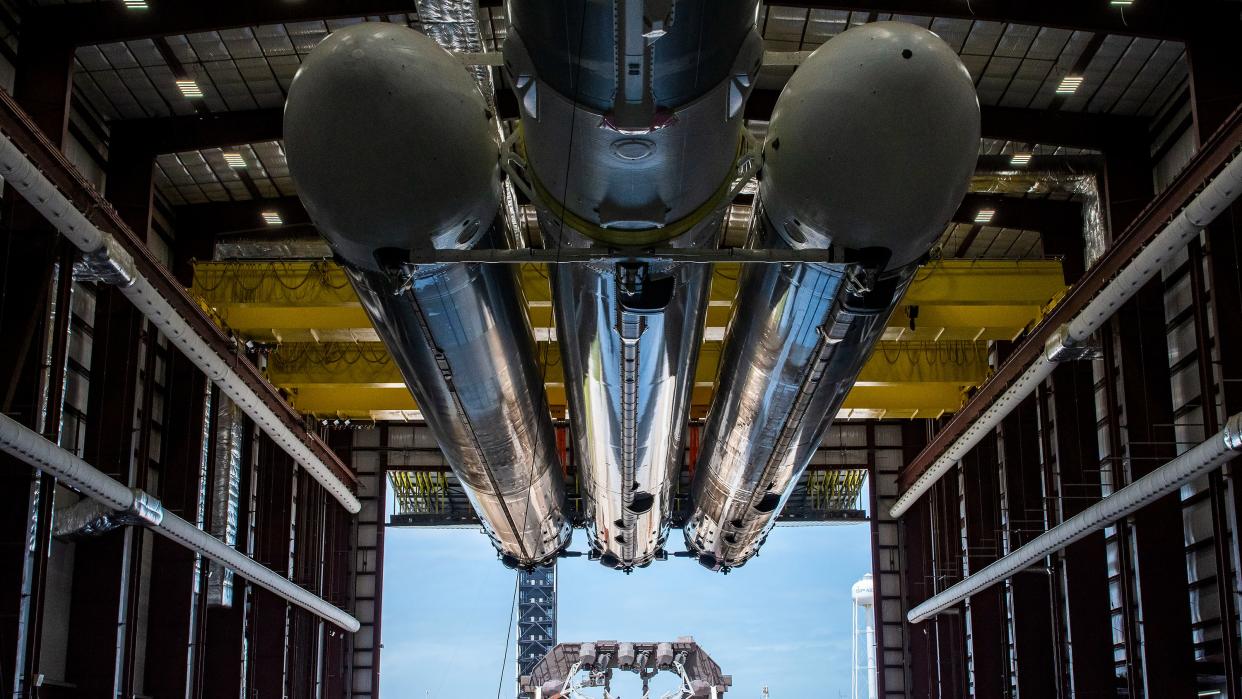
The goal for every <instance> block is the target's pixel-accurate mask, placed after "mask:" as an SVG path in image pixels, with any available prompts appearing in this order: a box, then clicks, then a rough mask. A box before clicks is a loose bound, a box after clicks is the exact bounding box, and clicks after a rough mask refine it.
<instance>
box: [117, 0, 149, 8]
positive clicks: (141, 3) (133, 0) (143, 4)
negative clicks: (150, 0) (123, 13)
mask: <svg viewBox="0 0 1242 699" xmlns="http://www.w3.org/2000/svg"><path fill="white" fill-rule="evenodd" d="M121 1H122V2H123V3H125V9H127V10H145V9H147V0H121Z"/></svg>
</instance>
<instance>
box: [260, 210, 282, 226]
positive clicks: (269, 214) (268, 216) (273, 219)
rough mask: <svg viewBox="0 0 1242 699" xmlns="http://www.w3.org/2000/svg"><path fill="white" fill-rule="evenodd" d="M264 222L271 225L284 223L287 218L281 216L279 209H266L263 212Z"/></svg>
mask: <svg viewBox="0 0 1242 699" xmlns="http://www.w3.org/2000/svg"><path fill="white" fill-rule="evenodd" d="M261 215H262V216H263V222H264V223H266V224H267V225H269V226H280V225H283V224H284V222H285V220H284V219H282V218H281V217H280V212H279V211H264V212H263V213H262V214H261Z"/></svg>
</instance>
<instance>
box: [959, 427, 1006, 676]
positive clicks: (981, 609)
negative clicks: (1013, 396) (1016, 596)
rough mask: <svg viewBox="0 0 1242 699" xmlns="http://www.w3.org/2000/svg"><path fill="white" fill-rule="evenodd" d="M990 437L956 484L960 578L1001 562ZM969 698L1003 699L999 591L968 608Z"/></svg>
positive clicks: (992, 438)
mask: <svg viewBox="0 0 1242 699" xmlns="http://www.w3.org/2000/svg"><path fill="white" fill-rule="evenodd" d="M996 450H997V444H996V435H995V433H993V434H991V435H989V436H988V437H986V438H985V439H984V440H983V441H982V442H980V443H979V446H977V447H975V448H974V449H972V450H971V452H970V453H969V454H967V455H966V458H964V459H962V465H961V483H962V496H963V508H962V514H963V518H964V527H965V542H966V555H965V557H964V558H963V571H962V572H963V574H964V575H970V574H971V573H975V572H978V571H979V570H981V569H982V568H983V567H984V566H986V565H988V564H989V563H991V562H993V561H995V560H996V559H997V558H999V557H1000V546H1001V542H1000V532H1001V517H1000V487H999V483H998V480H997V479H998V475H999V474H998V471H999V468H1000V465H999V463H998V462H997V458H996V457H997V452H996ZM968 609H969V615H968V618H969V620H970V643H971V659H972V661H973V664H974V680H975V686H974V696H977V697H1002V696H1004V693H1005V688H1006V687H1008V685H1009V658H1008V653H1007V652H1006V649H1007V648H1008V647H1009V644H1008V640H1007V639H1006V638H1005V628H1006V624H1005V599H1004V587H1003V586H999V585H996V586H992V587H990V588H988V589H987V590H984V591H983V592H981V593H979V594H977V595H974V596H973V597H971V598H970V602H969V607H968Z"/></svg>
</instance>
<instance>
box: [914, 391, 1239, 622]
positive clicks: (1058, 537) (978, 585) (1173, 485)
mask: <svg viewBox="0 0 1242 699" xmlns="http://www.w3.org/2000/svg"><path fill="white" fill-rule="evenodd" d="M1238 452H1242V413H1239V414H1237V415H1234V416H1233V417H1231V418H1229V420H1228V422H1226V423H1225V429H1223V430H1221V431H1220V432H1217V433H1216V434H1215V435H1213V436H1211V437H1209V438H1208V439H1207V440H1205V441H1204V442H1202V443H1200V444H1199V445H1198V446H1196V447H1194V448H1192V449H1190V450H1189V451H1187V452H1185V453H1184V454H1182V455H1181V456H1179V457H1177V458H1176V459H1173V460H1172V461H1170V462H1168V463H1167V464H1165V465H1163V466H1161V467H1159V468H1157V469H1156V470H1154V471H1152V472H1151V473H1149V474H1147V475H1146V476H1143V477H1142V478H1139V479H1138V480H1136V481H1134V482H1133V483H1131V484H1130V485H1127V486H1126V487H1124V488H1122V489H1121V490H1118V491H1117V492H1115V493H1113V494H1112V495H1109V496H1108V497H1106V498H1104V499H1102V500H1100V501H1099V502H1097V503H1095V504H1094V505H1091V506H1090V507H1088V508H1087V509H1085V510H1083V511H1082V512H1079V513H1078V514H1076V515H1074V516H1073V517H1070V518H1069V519H1067V520H1065V521H1064V522H1062V523H1060V524H1058V525H1057V526H1055V527H1053V528H1051V529H1049V530H1048V531H1046V532H1044V533H1043V534H1040V535H1039V536H1037V537H1035V538H1034V539H1031V540H1030V541H1029V542H1027V543H1026V544H1024V545H1023V546H1020V547H1019V548H1018V549H1017V550H1015V551H1013V552H1011V553H1010V554H1009V555H1007V556H1004V557H1003V558H1000V559H999V560H997V561H994V562H993V563H991V564H989V565H988V566H986V567H984V568H983V570H980V571H979V572H978V573H975V574H973V575H969V576H967V577H966V578H965V579H964V580H962V581H961V582H959V583H957V584H955V585H952V586H950V587H949V588H948V589H946V590H944V591H943V592H940V593H939V594H937V595H934V596H933V597H932V598H931V599H929V600H927V601H926V602H923V603H922V604H920V605H918V606H917V607H915V608H914V609H911V610H910V613H909V614H908V615H907V618H908V619H909V620H910V623H912V624H917V623H919V622H921V621H925V620H926V619H929V618H931V617H933V616H935V615H936V614H939V613H940V612H942V611H944V610H945V609H948V608H949V607H952V606H953V605H955V604H957V603H958V602H961V601H962V600H964V599H966V598H967V597H970V596H971V595H974V594H976V593H978V592H979V591H980V590H984V589H987V588H988V587H991V586H992V585H995V584H996V583H998V582H1000V581H1002V580H1006V579H1008V578H1011V577H1013V576H1014V574H1016V573H1018V572H1019V571H1021V570H1023V569H1024V568H1026V567H1028V566H1030V565H1031V564H1032V563H1035V562H1036V561H1038V560H1040V559H1042V558H1044V557H1045V556H1047V555H1049V554H1051V553H1053V552H1055V551H1059V550H1061V549H1063V548H1065V547H1066V546H1069V545H1070V544H1072V543H1074V542H1075V541H1078V540H1079V539H1082V538H1083V537H1085V536H1087V535H1088V534H1091V533H1092V532H1094V531H1096V530H1098V529H1103V528H1104V527H1107V526H1108V525H1110V524H1112V523H1114V522H1116V521H1118V520H1120V519H1122V518H1124V517H1127V516H1129V515H1131V514H1134V513H1135V512H1137V511H1138V510H1140V509H1142V508H1143V507H1146V506H1147V505H1150V504H1151V503H1152V502H1154V501H1156V500H1158V499H1160V498H1162V497H1164V496H1165V495H1168V494H1169V493H1172V492H1173V491H1175V490H1177V489H1178V488H1180V487H1181V486H1182V485H1183V484H1185V483H1187V482H1189V481H1191V480H1193V479H1195V478H1198V477H1199V476H1202V475H1205V474H1207V473H1210V472H1211V471H1213V470H1215V469H1217V468H1220V467H1221V466H1222V465H1223V464H1224V463H1225V462H1227V461H1229V460H1230V459H1233V458H1235V457H1236V456H1237V455H1238Z"/></svg>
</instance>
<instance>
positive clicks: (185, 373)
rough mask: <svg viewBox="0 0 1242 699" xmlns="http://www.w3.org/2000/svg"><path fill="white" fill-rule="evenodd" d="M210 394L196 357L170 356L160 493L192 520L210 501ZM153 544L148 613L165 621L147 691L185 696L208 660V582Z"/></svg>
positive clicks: (151, 651)
mask: <svg viewBox="0 0 1242 699" xmlns="http://www.w3.org/2000/svg"><path fill="white" fill-rule="evenodd" d="M206 395H207V377H205V376H204V375H203V374H202V373H201V372H199V371H198V369H196V368H195V367H194V365H193V364H192V363H191V362H190V360H188V359H186V358H185V357H183V356H181V355H180V354H179V353H176V352H172V353H170V355H169V377H168V382H167V386H166V387H165V392H164V409H165V414H164V416H163V418H162V420H161V421H162V423H163V428H164V431H163V439H162V442H163V449H162V451H163V454H162V455H161V457H160V464H161V466H162V469H161V477H160V483H159V489H158V491H157V494H158V497H159V499H160V502H161V503H162V504H163V506H164V509H165V510H167V511H169V512H173V513H176V514H178V515H180V516H181V517H183V518H185V519H186V520H188V521H190V522H196V521H197V520H198V513H199V508H200V506H202V507H204V508H205V506H206V504H207V503H206V502H203V500H204V499H206V498H207V497H209V495H208V492H207V490H206V488H205V487H204V486H205V485H206V484H205V483H204V482H203V479H202V474H201V472H200V466H201V464H202V460H203V452H204V446H205V445H204V444H203V417H204V410H205V409H206V405H205V403H206V400H205V398H206ZM152 539H153V540H152V551H151V592H150V597H149V600H150V601H149V603H148V605H149V606H148V608H147V614H148V617H149V618H150V619H154V620H158V621H156V622H155V623H151V624H148V626H147V635H146V638H147V647H146V656H147V658H148V662H147V663H146V678H145V680H146V681H145V683H144V686H143V689H144V693H146V694H148V695H151V696H155V697H185V696H186V690H187V683H188V682H189V681H190V678H191V677H195V676H197V675H198V674H199V673H198V672H196V671H195V667H194V666H195V665H197V664H198V663H200V662H201V660H202V658H201V649H199V648H197V647H196V646H197V644H198V639H197V638H196V633H195V631H196V630H197V628H198V627H199V625H200V624H201V623H202V622H201V616H200V614H201V608H200V607H201V606H200V605H199V604H198V599H197V597H198V596H197V595H196V594H195V592H194V589H195V584H196V582H200V581H196V580H195V575H196V572H197V571H196V566H195V560H196V556H195V554H194V552H192V551H190V550H189V549H187V548H185V547H183V546H181V545H179V544H177V543H175V542H173V541H172V540H170V539H168V538H167V537H163V536H157V537H153V538H152ZM205 567H206V564H205V562H204V568H205ZM204 596H205V595H204ZM191 646H195V648H194V652H192V653H182V652H180V649H182V648H190V647H191ZM174 649H176V650H174Z"/></svg>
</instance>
